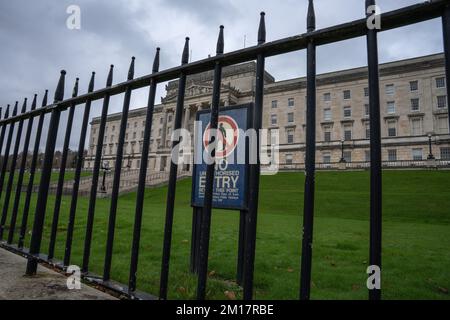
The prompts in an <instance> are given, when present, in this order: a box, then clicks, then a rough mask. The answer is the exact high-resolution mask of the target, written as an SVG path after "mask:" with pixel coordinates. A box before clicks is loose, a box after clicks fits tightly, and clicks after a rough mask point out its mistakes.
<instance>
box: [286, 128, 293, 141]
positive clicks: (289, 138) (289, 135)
mask: <svg viewBox="0 0 450 320" xmlns="http://www.w3.org/2000/svg"><path fill="white" fill-rule="evenodd" d="M286 135H287V143H294V129H287V130H286Z"/></svg>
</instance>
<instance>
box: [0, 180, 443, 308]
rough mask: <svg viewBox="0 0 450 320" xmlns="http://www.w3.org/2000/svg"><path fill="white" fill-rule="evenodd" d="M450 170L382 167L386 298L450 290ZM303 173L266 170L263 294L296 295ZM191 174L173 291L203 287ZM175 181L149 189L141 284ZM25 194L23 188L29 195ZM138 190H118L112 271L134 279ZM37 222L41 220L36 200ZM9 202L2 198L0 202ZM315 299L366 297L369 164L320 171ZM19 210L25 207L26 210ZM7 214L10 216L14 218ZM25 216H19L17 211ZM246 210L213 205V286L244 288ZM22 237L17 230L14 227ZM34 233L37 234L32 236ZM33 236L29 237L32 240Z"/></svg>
mask: <svg viewBox="0 0 450 320" xmlns="http://www.w3.org/2000/svg"><path fill="white" fill-rule="evenodd" d="M449 182H450V172H448V171H439V172H437V171H385V172H384V173H383V277H382V289H383V298H384V299H449V298H450V296H449V294H448V289H449V287H450V271H449V270H450V250H449V247H450V209H449V208H450V196H449V186H450V183H449ZM303 185H304V175H303V174H302V173H281V174H278V175H276V176H265V177H262V179H261V191H260V205H259V207H260V212H259V217H258V232H257V247H256V251H257V252H256V265H255V296H256V298H257V299H297V298H298V291H299V274H300V270H299V266H300V257H301V249H300V248H301V227H302V212H303V209H302V208H303ZM190 192H191V180H190V179H187V180H182V181H180V182H178V184H177V194H176V209H175V220H174V230H173V241H172V244H173V245H172V254H171V265H170V278H169V298H170V299H191V298H194V297H195V290H196V277H195V276H193V275H191V274H190V273H189V272H188V270H189V250H190V230H191V220H192V209H191V208H190ZM166 193H167V188H166V187H161V188H156V189H151V190H147V191H146V194H145V207H144V218H143V229H142V238H141V249H140V260H139V270H138V288H139V289H140V290H144V291H147V292H149V293H152V294H158V288H159V273H160V264H161V254H162V239H163V229H164V218H165V207H166V197H167V195H166ZM23 198H24V196H22V200H23ZM135 198H136V194H134V193H132V194H127V195H123V196H121V197H120V199H119V206H118V211H117V212H118V214H117V224H116V233H115V239H116V241H115V243H114V256H113V269H112V278H113V279H115V280H117V281H120V282H123V283H127V281H128V270H129V260H130V248H131V237H132V228H133V221H134V210H135ZM35 201H36V195H34V201H33V207H32V210H31V212H30V213H31V217H30V220H29V221H30V223H29V226H30V228H31V224H32V221H33V217H32V215H33V213H34V205H35ZM70 201H71V198H70V197H64V198H63V202H62V209H61V219H60V224H59V226H60V227H59V233H58V243H57V251H56V255H57V257H58V258H60V259H62V256H63V252H64V242H65V230H66V226H67V219H68V211H69V208H70ZM1 205H3V201H2V202H1ZM53 205H54V196H52V195H51V196H50V197H49V202H48V206H47V208H48V210H47V216H46V221H45V234H44V239H43V243H42V251H43V252H47V246H48V238H49V231H50V223H51V215H52V213H53ZM109 205H110V203H109V200H108V199H98V200H97V207H96V215H95V226H94V239H93V247H92V255H91V265H90V266H91V271H92V272H95V273H98V274H101V273H102V270H103V259H104V253H105V242H106V229H107V224H108V212H109V209H110V207H109ZM315 206H316V211H315V212H316V214H315V226H314V249H313V273H312V291H311V297H312V298H313V299H366V298H367V289H366V287H365V283H366V279H367V275H366V273H365V271H366V268H367V265H368V252H369V248H368V244H369V222H368V221H369V220H368V217H369V173H368V172H319V173H318V174H317V179H316V203H315ZM87 207H88V199H87V198H83V197H80V198H79V201H78V210H77V219H76V228H75V234H74V242H73V251H72V263H73V264H78V265H81V257H82V250H83V241H84V232H85V224H86V214H87ZM19 219H20V216H19ZM8 221H9V219H8ZM19 221H20V220H19ZM238 226H239V215H238V213H237V212H233V211H224V210H215V211H214V212H213V218H212V230H211V245H210V260H209V270H210V272H211V275H210V277H209V278H208V292H207V296H208V298H210V299H225V298H227V297H226V296H225V294H224V292H225V291H232V292H234V293H235V294H236V296H237V298H240V297H241V296H242V290H241V288H240V287H238V286H237V285H236V283H235V281H234V279H235V271H236V251H237V237H238ZM16 239H17V236H16ZM27 240H28V241H29V236H28V238H27ZM27 245H28V243H27Z"/></svg>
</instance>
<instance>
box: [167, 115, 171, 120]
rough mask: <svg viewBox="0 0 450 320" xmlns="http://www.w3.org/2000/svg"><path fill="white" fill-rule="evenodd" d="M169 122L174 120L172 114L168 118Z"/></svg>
mask: <svg viewBox="0 0 450 320" xmlns="http://www.w3.org/2000/svg"><path fill="white" fill-rule="evenodd" d="M167 121H168V122H171V121H172V115H171V114H169V117H168V120H167Z"/></svg>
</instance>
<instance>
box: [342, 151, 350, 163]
mask: <svg viewBox="0 0 450 320" xmlns="http://www.w3.org/2000/svg"><path fill="white" fill-rule="evenodd" d="M344 160H345V162H352V152H351V151H344Z"/></svg>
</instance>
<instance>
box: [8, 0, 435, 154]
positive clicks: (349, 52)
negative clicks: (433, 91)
mask: <svg viewBox="0 0 450 320" xmlns="http://www.w3.org/2000/svg"><path fill="white" fill-rule="evenodd" d="M307 2H308V1H307V0H278V1H275V0H247V1H242V0H190V1H188V0H165V1H163V0H114V1H111V0H96V1H88V0H70V1H66V0H39V1H29V0H14V1H12V0H0V43H1V44H2V48H1V50H0V69H1V76H0V106H1V107H5V106H6V104H13V103H14V101H16V100H20V101H21V100H23V98H24V97H28V98H29V99H31V98H32V95H33V94H34V93H38V94H39V100H40V99H41V98H42V94H43V92H44V90H45V89H49V90H50V98H51V99H50V100H52V97H53V92H54V89H55V87H56V83H57V80H58V77H59V71H60V70H61V69H65V70H67V77H66V97H67V96H69V95H70V93H71V90H72V87H73V83H74V80H75V78H76V77H80V93H84V92H86V90H87V85H88V81H89V77H90V73H91V72H92V71H96V72H97V76H96V88H100V87H103V86H104V85H105V81H106V76H107V72H108V68H109V65H110V64H114V65H115V73H114V83H118V82H122V81H124V80H125V79H126V74H127V70H128V66H129V63H130V58H131V56H136V74H135V75H136V76H141V75H144V74H147V73H149V72H150V71H151V65H152V61H153V56H154V52H155V48H156V47H158V46H159V47H161V69H164V68H169V67H173V66H176V65H178V64H179V63H180V56H181V51H182V48H183V44H184V38H185V36H189V37H190V38H191V49H192V57H191V58H192V59H193V60H198V59H202V58H205V57H207V55H208V54H210V53H211V54H213V53H214V52H215V44H216V41H217V33H218V26H219V25H221V24H223V25H225V51H233V50H236V49H240V48H242V47H243V46H244V38H246V45H247V46H251V45H254V44H255V42H256V33H257V28H258V22H259V12H260V11H265V12H266V27H267V40H268V41H271V40H276V39H278V38H281V37H287V36H292V35H296V34H300V33H303V32H305V30H306V26H305V24H306V23H305V17H306V9H307ZM364 2H365V1H364V0H339V1H337V0H316V1H315V7H316V17H317V19H316V20H317V28H318V29H320V28H325V27H329V26H332V25H335V24H338V23H343V22H347V21H350V20H355V19H359V18H362V17H363V16H364ZM418 2H421V1H417V0H378V1H377V3H378V4H379V6H380V7H381V10H382V12H386V11H389V10H393V9H397V8H400V7H403V6H407V5H411V4H414V3H418ZM69 5H78V6H79V7H80V9H81V29H80V30H69V29H68V28H67V26H66V20H67V18H68V17H69V14H67V13H66V9H67V7H68V6H69ZM379 39H380V44H379V50H380V62H387V61H392V60H399V59H404V58H410V57H415V56H421V55H427V54H432V53H437V52H442V50H443V49H442V33H441V21H440V20H439V19H436V20H433V21H429V22H426V23H421V24H417V25H413V26H410V27H407V28H402V29H398V30H394V31H388V32H383V33H381V34H380V36H379ZM365 50H366V46H365V39H364V38H359V39H354V40H351V41H345V42H341V43H337V44H333V45H327V46H323V47H320V48H319V49H318V61H317V66H318V72H320V73H322V72H328V71H333V70H340V69H345V68H351V67H358V66H364V65H366V64H367V60H366V55H365ZM305 65H306V62H305V53H304V52H296V53H291V54H287V55H283V56H278V57H276V58H275V57H274V58H270V59H268V61H267V67H266V68H267V71H268V72H270V73H271V74H272V75H273V76H274V77H275V78H276V79H277V80H283V79H288V78H292V77H298V76H302V75H304V73H305ZM163 89H164V88H163V86H160V88H159V96H161V95H163V94H164V90H163ZM121 99H122V97H121V96H116V97H114V98H113V99H112V101H111V108H110V112H118V111H120V110H121V107H122V105H121V103H122V101H121ZM146 100H147V89H145V90H137V91H136V92H134V93H133V98H132V108H137V107H143V106H145V103H146ZM158 100H159V99H158ZM100 108H101V102H96V103H94V104H93V108H92V112H91V117H92V116H98V115H99V114H100ZM81 111H82V110H81V108H78V110H77V113H76V124H79V123H80V121H79V120H78V119H80V118H81ZM63 120H64V117H63ZM46 121H48V119H47V120H46ZM64 130H65V125H64V121H63V122H62V123H61V128H60V133H59V134H58V136H59V139H58V145H61V143H62V137H63V131H64ZM77 130H79V125H75V130H74V135H73V138H72V141H71V146H72V148H74V147H76V145H77V144H78V137H77V135H78V134H77V132H79V131H77ZM44 140H45V139H44Z"/></svg>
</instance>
